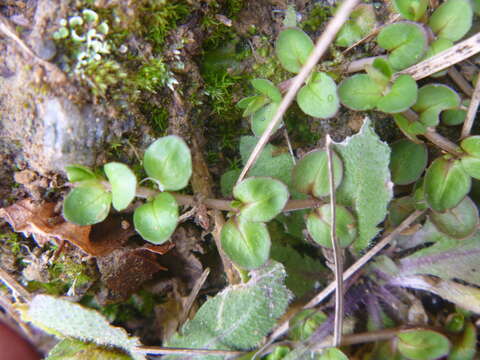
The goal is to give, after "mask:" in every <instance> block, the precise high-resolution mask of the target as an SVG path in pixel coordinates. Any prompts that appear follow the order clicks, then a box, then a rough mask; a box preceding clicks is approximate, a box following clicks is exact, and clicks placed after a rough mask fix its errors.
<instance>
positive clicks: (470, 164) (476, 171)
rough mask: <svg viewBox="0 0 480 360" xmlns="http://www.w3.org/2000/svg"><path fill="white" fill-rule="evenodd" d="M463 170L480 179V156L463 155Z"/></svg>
mask: <svg viewBox="0 0 480 360" xmlns="http://www.w3.org/2000/svg"><path fill="white" fill-rule="evenodd" d="M460 162H461V163H462V167H463V170H465V172H466V173H467V174H468V175H470V176H471V177H473V178H475V179H478V180H480V158H478V157H475V156H463V157H462V158H461V159H460Z"/></svg>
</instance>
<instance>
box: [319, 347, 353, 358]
mask: <svg viewBox="0 0 480 360" xmlns="http://www.w3.org/2000/svg"><path fill="white" fill-rule="evenodd" d="M317 360H348V357H347V355H345V354H344V353H343V352H342V351H341V350H339V349H337V348H328V349H325V350H323V351H322V353H321V355H320V356H319V357H317Z"/></svg>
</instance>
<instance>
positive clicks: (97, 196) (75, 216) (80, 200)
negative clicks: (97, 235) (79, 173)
mask: <svg viewBox="0 0 480 360" xmlns="http://www.w3.org/2000/svg"><path fill="white" fill-rule="evenodd" d="M111 201H112V196H111V194H110V193H109V192H108V191H107V190H106V189H105V188H104V186H103V185H102V184H101V183H100V182H99V181H96V180H90V181H86V182H84V183H82V184H81V185H80V186H79V187H76V188H74V189H73V190H72V191H70V193H69V194H68V195H67V197H66V198H65V200H64V202H63V217H64V218H65V219H66V220H67V221H70V222H71V223H74V224H77V225H93V224H97V223H99V222H102V221H103V220H105V218H106V217H107V216H108V213H109V212H110V203H111Z"/></svg>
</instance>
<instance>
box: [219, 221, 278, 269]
mask: <svg viewBox="0 0 480 360" xmlns="http://www.w3.org/2000/svg"><path fill="white" fill-rule="evenodd" d="M220 238H221V242H222V248H223V251H225V254H227V256H228V257H229V258H230V260H232V261H233V263H234V264H236V265H238V266H240V267H241V268H244V269H247V270H253V269H256V268H259V267H260V266H262V265H263V264H265V263H266V262H267V260H268V258H269V256H270V245H271V242H270V235H269V233H268V230H267V226H266V225H265V224H264V223H259V222H252V221H244V220H242V219H241V218H232V219H230V220H228V221H227V222H226V223H225V225H223V228H222V232H221V234H220Z"/></svg>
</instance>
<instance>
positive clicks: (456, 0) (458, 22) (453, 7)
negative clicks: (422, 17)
mask: <svg viewBox="0 0 480 360" xmlns="http://www.w3.org/2000/svg"><path fill="white" fill-rule="evenodd" d="M472 19H473V9H472V5H471V4H470V1H468V0H447V1H446V2H444V3H443V4H442V5H440V6H439V7H438V8H437V9H436V10H435V11H434V12H433V14H432V16H430V19H429V20H428V26H430V28H431V29H432V31H433V32H434V33H435V34H436V35H437V37H439V38H444V39H448V40H451V41H457V40H460V39H461V38H462V37H463V36H464V35H465V34H466V33H467V32H468V30H470V28H471V27H472Z"/></svg>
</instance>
